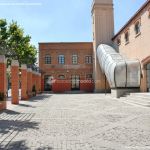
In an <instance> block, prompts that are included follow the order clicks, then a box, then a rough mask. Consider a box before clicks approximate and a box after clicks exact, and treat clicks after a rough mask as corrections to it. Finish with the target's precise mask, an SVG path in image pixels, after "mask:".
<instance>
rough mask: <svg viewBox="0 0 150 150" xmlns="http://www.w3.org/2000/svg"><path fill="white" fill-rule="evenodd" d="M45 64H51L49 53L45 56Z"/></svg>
mask: <svg viewBox="0 0 150 150" xmlns="http://www.w3.org/2000/svg"><path fill="white" fill-rule="evenodd" d="M45 64H51V56H50V55H46V56H45Z"/></svg>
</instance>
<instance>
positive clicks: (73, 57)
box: [72, 55, 78, 65]
mask: <svg viewBox="0 0 150 150" xmlns="http://www.w3.org/2000/svg"><path fill="white" fill-rule="evenodd" d="M72 64H74V65H75V64H78V55H72Z"/></svg>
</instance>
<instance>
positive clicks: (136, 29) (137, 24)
mask: <svg viewBox="0 0 150 150" xmlns="http://www.w3.org/2000/svg"><path fill="white" fill-rule="evenodd" d="M134 29H135V34H136V35H137V34H139V33H140V32H141V30H140V22H139V21H137V22H136V23H135V26H134Z"/></svg>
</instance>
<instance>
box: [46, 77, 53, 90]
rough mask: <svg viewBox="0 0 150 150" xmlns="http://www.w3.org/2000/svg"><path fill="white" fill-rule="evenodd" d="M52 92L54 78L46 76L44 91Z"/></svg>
mask: <svg viewBox="0 0 150 150" xmlns="http://www.w3.org/2000/svg"><path fill="white" fill-rule="evenodd" d="M51 90H52V77H51V76H49V75H46V76H45V77H44V91H51Z"/></svg>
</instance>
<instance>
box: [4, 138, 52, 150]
mask: <svg viewBox="0 0 150 150" xmlns="http://www.w3.org/2000/svg"><path fill="white" fill-rule="evenodd" d="M4 149H7V150H31V149H35V150H54V148H52V147H49V146H45V147H42V146H41V147H39V148H34V147H29V146H27V143H26V142H25V141H24V140H22V141H12V142H10V143H9V144H8V145H6V146H5V147H4Z"/></svg>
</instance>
